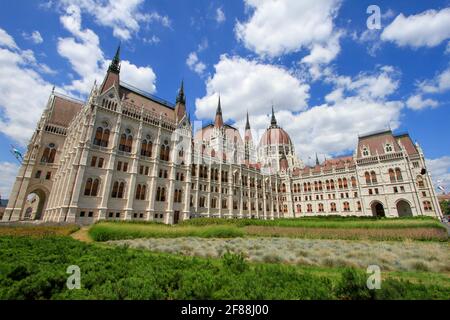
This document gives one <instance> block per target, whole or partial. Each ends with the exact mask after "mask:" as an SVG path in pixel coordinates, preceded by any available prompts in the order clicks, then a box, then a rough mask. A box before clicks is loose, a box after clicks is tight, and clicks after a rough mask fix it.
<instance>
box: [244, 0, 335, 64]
mask: <svg viewBox="0 0 450 320" xmlns="http://www.w3.org/2000/svg"><path fill="white" fill-rule="evenodd" d="M340 3H341V1H340V0H304V1H298V0H279V1H274V0H245V4H246V6H247V8H249V9H252V10H253V14H252V16H251V17H250V18H249V20H248V21H245V22H243V23H242V22H238V23H237V24H236V27H235V32H236V36H237V38H238V39H239V40H240V41H242V42H243V43H244V45H245V46H246V47H247V48H248V49H250V50H252V51H254V52H256V53H257V54H259V55H262V56H269V57H276V56H279V55H282V54H286V53H290V52H297V51H299V50H301V49H304V48H307V49H311V50H313V49H315V51H316V52H317V51H320V47H315V45H319V46H322V47H324V48H325V47H326V43H327V42H328V41H329V39H330V38H332V36H333V18H334V16H335V15H336V13H337V11H338V9H339V7H340ZM314 55H315V56H317V55H318V53H315V54H314ZM311 59H312V58H311ZM322 59H323V58H322Z"/></svg>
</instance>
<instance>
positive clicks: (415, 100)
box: [406, 94, 439, 110]
mask: <svg viewBox="0 0 450 320" xmlns="http://www.w3.org/2000/svg"><path fill="white" fill-rule="evenodd" d="M438 105H439V103H438V102H437V101H436V100H433V99H423V97H422V95H420V94H416V95H413V96H411V97H409V99H408V100H407V101H406V106H407V107H408V108H410V109H413V110H421V109H425V108H436V107H437V106H438Z"/></svg>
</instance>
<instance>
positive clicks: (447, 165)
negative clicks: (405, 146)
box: [426, 156, 450, 192]
mask: <svg viewBox="0 0 450 320" xmlns="http://www.w3.org/2000/svg"><path fill="white" fill-rule="evenodd" d="M426 163H427V167H428V170H429V171H430V173H431V178H432V179H433V183H434V186H435V187H436V188H437V187H438V186H442V187H444V188H445V190H446V192H449V191H450V156H444V157H440V158H436V159H427V160H426ZM436 190H437V191H438V192H442V190H439V189H436Z"/></svg>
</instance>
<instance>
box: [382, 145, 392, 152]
mask: <svg viewBox="0 0 450 320" xmlns="http://www.w3.org/2000/svg"><path fill="white" fill-rule="evenodd" d="M384 148H385V150H386V153H389V152H392V146H391V145H390V144H389V143H386V145H385V146H384Z"/></svg>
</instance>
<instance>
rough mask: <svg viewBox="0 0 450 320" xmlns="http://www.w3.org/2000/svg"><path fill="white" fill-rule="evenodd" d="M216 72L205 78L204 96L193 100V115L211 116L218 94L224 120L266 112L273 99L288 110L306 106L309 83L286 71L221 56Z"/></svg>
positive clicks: (296, 109)
mask: <svg viewBox="0 0 450 320" xmlns="http://www.w3.org/2000/svg"><path fill="white" fill-rule="evenodd" d="M214 68H215V74H214V76H213V77H210V78H208V80H207V81H206V95H205V96H204V97H203V98H200V99H196V102H195V104H196V116H197V117H198V118H201V119H204V118H212V117H213V115H214V112H215V110H216V106H217V100H218V94H219V93H220V96H221V100H222V106H223V115H224V119H225V120H227V119H234V120H238V119H240V118H242V119H243V118H244V116H245V114H246V111H247V110H248V111H249V113H250V114H252V115H262V114H265V113H268V112H269V111H270V108H271V103H272V102H273V103H274V104H275V105H276V106H280V107H281V106H282V108H283V109H286V110H291V111H300V110H304V109H305V108H306V102H307V100H308V98H309V93H308V91H309V86H308V85H307V84H304V83H301V82H300V81H299V80H298V79H297V78H295V77H294V76H293V75H292V74H291V73H290V72H289V71H288V70H286V69H284V68H282V67H279V66H274V65H269V64H262V63H259V62H257V61H253V60H247V59H244V58H241V57H235V56H233V57H230V56H227V55H222V56H221V57H220V61H219V62H218V63H217V64H216V65H215V66H214Z"/></svg>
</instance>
